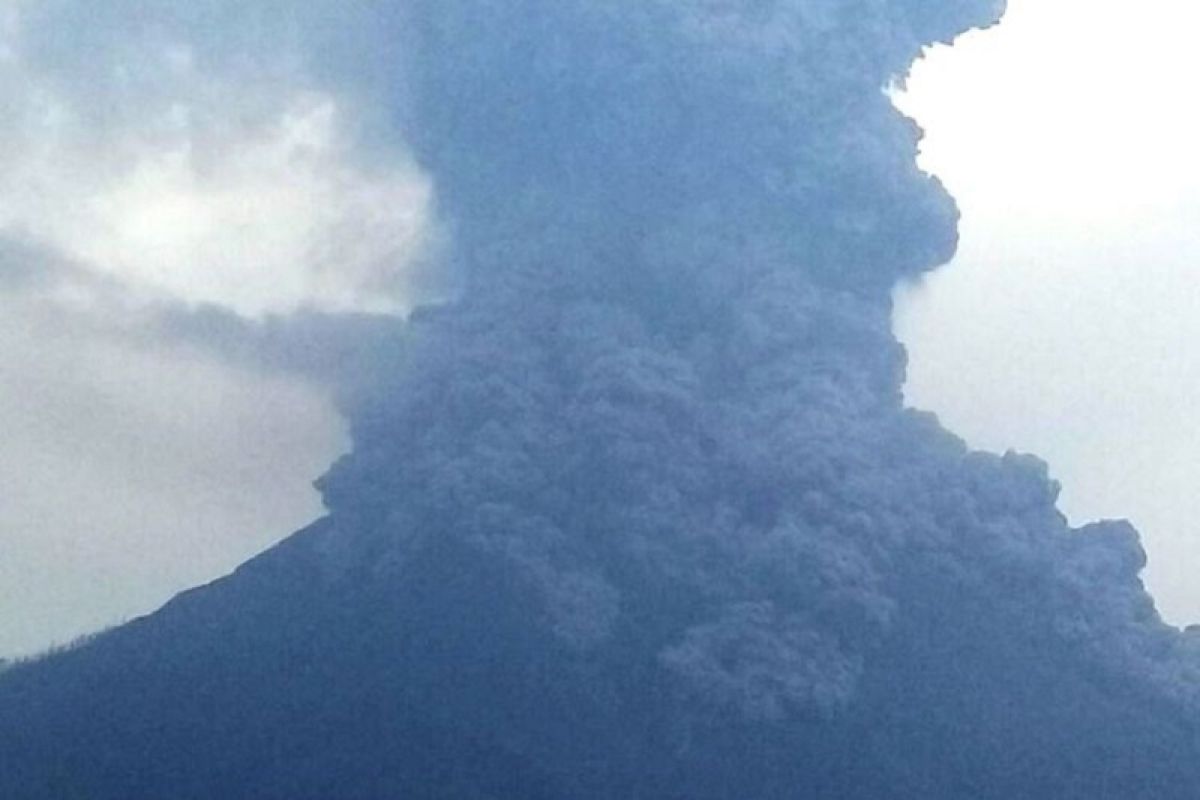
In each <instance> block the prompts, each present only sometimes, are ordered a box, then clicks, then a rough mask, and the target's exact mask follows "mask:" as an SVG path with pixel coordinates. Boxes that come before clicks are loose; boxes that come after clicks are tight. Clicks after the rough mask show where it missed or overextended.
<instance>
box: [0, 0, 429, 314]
mask: <svg viewBox="0 0 1200 800" xmlns="http://www.w3.org/2000/svg"><path fill="white" fill-rule="evenodd" d="M16 9H17V7H16V6H15V5H9V6H6V7H4V14H3V16H2V17H0V19H3V20H4V23H3V27H2V28H0V30H3V31H4V33H3V34H0V40H2V41H4V42H5V44H4V45H3V46H0V53H4V54H7V55H6V56H5V57H2V58H0V105H3V106H4V108H5V109H6V119H5V121H3V122H0V144H2V145H3V147H2V148H0V175H2V176H3V180H2V181H0V233H8V234H9V235H12V234H14V233H19V234H20V235H21V236H22V237H23V238H25V239H28V240H32V241H34V242H37V243H39V244H41V245H44V246H49V247H51V248H54V249H57V250H59V251H60V252H61V253H63V254H64V255H66V256H68V257H69V258H71V259H73V260H75V261H77V262H78V263H80V264H82V265H85V266H86V267H87V268H89V269H92V270H95V271H97V272H102V273H105V274H108V275H110V276H113V277H115V278H117V279H119V280H120V281H123V282H125V283H126V284H127V285H128V286H129V288H130V289H131V291H132V292H134V293H136V294H140V295H144V296H147V297H158V298H166V299H172V300H178V301H183V302H187V303H212V304H216V305H219V306H223V307H226V308H229V309H232V310H234V311H236V312H238V313H240V314H242V315H244V316H258V315H262V314H264V313H272V312H284V313H286V312H289V311H294V310H296V309H300V308H309V309H317V310H325V311H372V312H394V311H398V310H402V309H403V308H405V307H406V306H407V305H408V303H409V300H408V291H407V289H408V286H407V283H406V282H407V281H408V279H409V278H410V276H411V275H412V270H413V269H414V264H415V263H416V262H417V261H418V260H419V258H420V257H421V255H422V253H423V250H424V249H425V248H426V247H427V246H428V244H429V241H430V221H429V211H428V209H429V198H430V186H429V182H428V180H426V178H425V177H424V176H422V175H421V174H420V172H419V171H418V170H417V169H416V168H415V167H414V166H413V165H412V164H411V163H410V162H408V161H407V160H406V159H405V158H404V156H403V154H393V155H392V156H390V157H388V158H383V157H377V158H375V159H373V160H372V161H371V162H370V163H365V162H364V161H363V160H362V159H361V158H360V157H359V155H358V150H357V149H356V142H355V141H354V134H355V130H354V127H355V120H354V114H353V112H352V111H351V110H350V109H347V108H346V107H345V104H344V103H343V102H341V101H339V99H338V98H337V97H335V96H333V95H332V94H330V93H329V92H328V91H325V90H321V89H319V88H315V87H313V86H310V85H308V83H309V82H308V81H307V79H306V78H305V76H304V73H303V70H302V69H301V68H300V67H298V66H296V65H295V64H294V63H292V62H293V61H294V59H291V58H284V57H279V58H278V59H277V61H276V62H275V63H271V64H266V65H264V64H263V63H260V62H256V61H250V62H249V63H247V64H240V65H235V66H236V67H237V69H233V70H232V71H230V69H229V68H223V69H217V68H214V67H213V65H212V64H209V63H208V62H207V61H206V60H205V59H204V58H202V56H201V55H199V54H197V53H196V52H195V51H194V50H193V48H192V46H191V45H190V44H189V43H187V42H181V41H177V40H174V39H172V38H171V36H169V35H166V34H163V35H146V36H141V37H130V41H129V42H125V43H123V44H122V45H121V46H113V47H111V48H110V50H109V52H106V53H102V54H101V55H100V56H98V57H97V60H96V62H95V63H93V64H89V65H86V66H87V68H88V69H90V70H94V71H95V72H96V73H97V74H96V80H95V86H96V90H95V94H96V96H92V95H90V94H88V93H87V92H86V91H85V92H81V91H80V85H81V84H82V85H86V84H87V83H88V81H89V78H90V77H91V76H89V75H75V76H71V77H74V78H75V79H76V81H77V83H72V82H70V81H64V76H63V75H62V73H61V66H60V65H57V64H53V65H51V66H43V65H42V64H41V62H39V60H38V59H36V58H32V57H31V58H26V57H25V54H24V53H23V51H22V35H21V32H20V26H19V24H18V23H19V20H20V17H19V15H18V14H17V12H16Z"/></svg>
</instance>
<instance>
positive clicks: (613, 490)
mask: <svg viewBox="0 0 1200 800" xmlns="http://www.w3.org/2000/svg"><path fill="white" fill-rule="evenodd" d="M1000 10H1001V9H1000V8H999V7H998V6H997V4H996V3H994V2H977V3H970V2H964V3H899V2H891V3H878V2H846V1H845V0H838V1H837V2H832V1H831V2H784V1H782V0H781V1H779V2H768V3H753V4H749V3H726V2H686V3H679V2H653V3H637V4H634V3H595V2H571V1H569V2H541V1H540V0H520V1H517V0H508V1H507V2H498V3H479V2H455V0H437V2H414V3H410V4H408V7H407V8H406V9H405V13H404V15H403V17H402V27H401V29H400V35H401V37H402V39H401V41H402V42H403V44H404V47H403V50H404V52H405V54H406V59H405V63H404V70H403V74H404V75H405V76H406V77H407V78H408V79H409V81H410V83H409V84H408V85H407V87H406V89H407V98H408V104H409V105H408V106H407V107H406V109H405V112H406V118H407V119H408V120H411V123H410V127H409V128H408V134H409V137H410V143H411V144H412V146H413V147H414V149H415V151H416V153H417V158H418V160H419V161H420V163H421V164H422V165H423V166H424V168H425V169H427V170H428V171H429V172H430V174H431V175H433V176H434V177H435V181H436V185H437V196H438V204H439V205H438V207H439V212H440V214H441V216H442V219H443V222H444V223H445V224H446V225H447V226H448V227H449V229H450V230H452V231H453V248H454V249H453V251H452V255H451V257H452V259H453V265H454V268H455V270H456V271H457V272H459V273H460V274H462V275H464V276H465V278H464V281H465V287H466V288H465V290H464V293H463V296H462V298H461V300H459V301H458V302H455V303H453V304H450V305H447V306H444V307H439V308H436V309H431V310H429V311H428V312H426V313H420V314H418V315H416V316H415V317H414V319H413V320H412V321H411V324H410V325H409V327H408V330H407V334H406V341H405V343H404V345H403V347H402V348H401V351H400V353H399V354H398V355H397V357H396V360H395V363H394V366H393V367H392V370H391V372H392V380H391V381H389V382H388V383H387V384H386V386H385V387H384V388H383V389H382V390H381V391H380V392H379V394H378V395H377V396H376V397H375V399H374V400H373V401H369V402H367V403H366V404H364V406H363V407H362V408H360V409H358V410H357V412H356V413H355V414H354V416H353V424H354V430H355V441H356V446H355V451H354V453H353V454H352V455H351V456H349V457H347V458H346V459H345V460H344V461H342V462H341V463H340V464H339V465H338V466H337V467H336V468H335V469H334V470H333V471H332V472H331V473H330V474H329V475H328V476H326V477H325V478H324V479H323V481H322V488H323V489H324V491H325V497H326V501H327V503H328V504H329V506H330V508H331V509H332V511H333V518H334V520H337V519H339V518H340V516H341V515H343V514H344V515H347V516H353V517H355V518H357V517H358V515H361V514H363V513H365V512H366V511H367V510H368V509H369V510H370V512H371V513H372V514H373V515H374V517H373V518H374V519H378V520H380V521H381V522H382V521H384V520H386V522H385V523H383V524H382V525H381V526H380V527H381V528H382V529H383V530H386V531H387V534H386V535H388V536H392V535H396V534H400V535H399V538H397V539H396V541H395V543H394V546H395V547H398V548H408V547H416V546H419V545H417V544H414V543H413V540H412V537H413V536H416V537H417V539H421V538H422V537H426V536H452V537H460V538H462V539H463V540H464V541H465V542H468V543H469V544H470V546H472V547H477V548H480V549H482V550H483V551H485V552H488V553H490V554H492V555H494V557H495V558H496V559H497V565H498V566H497V568H498V569H505V570H512V571H513V572H514V574H518V575H521V576H522V579H523V580H524V581H526V582H527V583H528V584H529V585H530V586H532V587H535V588H536V591H537V592H538V593H539V594H540V596H541V597H542V601H543V605H542V609H543V613H544V615H545V622H546V624H547V625H550V626H551V627H553V628H554V630H556V631H557V632H558V633H559V635H560V636H562V637H563V638H564V640H566V641H568V642H570V643H571V644H572V645H573V646H576V647H580V648H592V647H602V646H603V645H604V643H605V642H606V641H608V640H609V639H610V638H611V637H613V636H614V635H616V633H615V632H616V631H617V630H618V629H619V628H620V627H621V626H622V625H623V624H627V621H628V618H629V617H630V616H638V615H640V614H642V613H644V612H643V611H640V610H639V609H642V608H643V607H645V606H646V605H647V604H648V603H652V602H663V603H667V604H668V605H669V607H670V610H671V613H670V614H669V615H664V617H663V619H661V620H660V621H659V623H658V624H660V625H662V626H663V627H662V629H660V630H659V631H658V635H659V636H660V637H661V641H659V642H658V647H659V651H658V653H659V658H660V661H661V663H662V665H663V666H664V667H665V668H666V669H668V670H669V671H671V672H673V673H674V674H676V675H677V677H678V679H679V681H680V686H681V687H687V690H688V691H693V692H695V693H696V696H697V697H698V698H700V699H701V700H704V701H710V702H715V703H730V704H735V705H737V706H739V707H742V708H743V709H744V710H745V711H747V713H751V714H758V715H763V716H771V717H776V716H781V715H784V714H786V713H788V712H789V710H795V709H806V708H816V709H820V710H821V711H823V712H830V711H831V710H833V709H835V708H837V707H839V706H842V705H845V704H847V703H851V702H852V701H853V699H854V697H855V693H856V686H857V684H858V680H859V677H860V675H861V674H862V672H863V670H864V669H865V668H866V665H867V664H868V662H869V660H870V659H871V657H872V653H873V652H875V650H876V649H877V648H879V647H880V646H881V643H882V642H884V641H886V640H887V638H888V637H889V635H890V632H891V631H892V629H893V627H894V625H895V624H896V620H897V617H901V616H904V615H906V614H910V613H912V611H911V609H910V608H909V605H908V604H909V602H910V598H909V597H908V594H909V593H910V592H917V593H921V592H927V591H932V590H931V588H930V586H942V587H943V588H944V589H945V591H947V592H951V591H954V592H958V591H962V592H972V593H978V594H979V596H980V597H981V598H984V599H985V600H986V601H987V602H995V603H999V604H1001V605H1004V606H1006V607H1007V606H1013V607H1016V608H1021V609H1024V610H1025V611H1027V612H1028V613H1029V614H1030V615H1031V619H1034V620H1036V621H1037V624H1039V625H1046V626H1049V627H1050V628H1052V629H1053V630H1054V631H1055V632H1056V635H1059V636H1061V637H1062V639H1063V640H1064V641H1069V642H1071V643H1072V646H1073V647H1077V648H1079V650H1080V651H1081V652H1083V651H1086V652H1087V656H1086V657H1087V658H1089V659H1092V658H1094V659H1095V660H1096V662H1097V663H1100V664H1103V665H1105V666H1106V667H1110V668H1112V669H1114V670H1116V671H1118V672H1122V673H1123V672H1126V671H1132V672H1136V673H1137V674H1139V675H1143V676H1144V675H1146V674H1148V673H1147V670H1149V674H1161V675H1163V676H1164V677H1165V676H1166V674H1167V673H1170V672H1171V671H1172V670H1173V669H1174V667H1172V666H1170V664H1171V663H1172V662H1171V658H1172V656H1171V653H1173V652H1175V651H1176V650H1177V649H1178V648H1179V647H1181V646H1182V645H1181V642H1180V641H1179V640H1178V639H1177V638H1175V637H1174V635H1173V634H1171V633H1170V632H1169V631H1168V629H1167V628H1165V627H1164V626H1162V625H1160V624H1159V623H1158V621H1157V619H1156V616H1155V614H1154V611H1153V606H1152V603H1151V601H1150V599H1149V597H1148V596H1147V595H1146V594H1145V593H1144V592H1143V590H1142V587H1141V584H1140V583H1139V581H1138V577H1137V576H1138V572H1139V570H1140V569H1141V568H1142V566H1143V561H1144V559H1143V556H1142V554H1141V551H1140V549H1139V546H1138V544H1137V541H1136V536H1135V535H1134V534H1133V532H1132V531H1131V530H1130V529H1129V528H1128V526H1125V525H1123V524H1120V523H1103V524H1100V525H1097V526H1093V527H1090V528H1087V529H1085V530H1082V531H1073V530H1070V529H1069V528H1068V527H1067V525H1066V523H1065V520H1064V519H1063V517H1062V515H1060V514H1059V513H1058V511H1057V510H1056V509H1055V506H1054V502H1055V498H1056V494H1057V487H1056V486H1055V485H1054V484H1053V482H1051V481H1050V480H1048V479H1047V475H1046V468H1045V466H1044V465H1043V464H1041V463H1040V462H1038V461H1037V460H1036V459H1034V458H1032V457H1022V456H1016V455H1008V456H1004V457H1002V458H1001V457H993V456H989V455H984V454H980V453H971V452H968V451H967V450H966V449H965V448H964V447H963V445H962V444H961V443H959V442H958V441H957V440H956V439H955V438H954V437H952V436H951V435H950V434H947V433H945V432H943V431H942V430H940V429H939V428H938V426H937V425H936V423H935V422H934V421H933V420H931V419H929V418H926V417H924V416H922V415H919V414H916V413H913V412H911V411H908V410H906V409H904V408H903V407H902V404H901V401H900V387H901V383H902V381H903V374H904V354H903V352H902V350H901V348H900V347H899V346H898V345H897V344H896V342H895V341H894V339H893V337H892V335H891V332H890V305H889V293H890V290H891V288H892V286H893V284H894V283H895V281H896V280H897V279H899V278H901V277H903V276H907V275H912V274H914V273H917V272H920V271H922V270H926V269H930V268H932V267H935V266H937V265H938V264H940V263H942V262H943V261H945V260H947V259H948V258H949V257H950V255H951V254H952V252H953V249H954V244H955V239H956V231H955V222H956V211H955V207H954V204H953V202H952V200H951V199H950V198H949V197H948V196H947V194H946V193H945V192H944V191H943V190H942V188H941V186H940V185H939V184H938V182H937V181H936V179H934V178H931V177H930V176H927V175H925V174H923V173H921V172H920V171H919V170H918V169H917V168H916V166H915V164H914V154H915V147H916V143H917V140H918V137H919V131H918V129H917V128H916V127H915V125H914V124H913V123H912V122H911V121H910V120H908V119H906V118H904V117H903V116H902V115H900V114H899V113H898V112H897V111H896V110H895V109H894V108H893V107H892V106H891V104H890V103H889V101H888V99H887V97H886V96H885V94H884V92H883V91H882V90H883V88H884V87H885V85H886V84H887V83H888V82H889V81H890V80H892V79H894V78H897V77H900V76H902V75H903V74H904V73H905V71H906V70H907V67H908V65H909V64H910V63H911V61H912V60H913V58H914V57H915V56H916V55H917V54H918V53H919V52H920V49H921V47H922V46H923V45H924V44H926V43H929V42H932V41H934V40H937V39H945V38H949V37H952V36H953V35H955V34H956V33H957V32H959V31H960V30H961V29H962V28H964V27H965V26H968V25H981V24H987V23H990V22H992V21H993V20H994V19H995V18H996V16H997V14H998V13H999V11H1000ZM378 532H379V531H378V530H375V533H378ZM338 535H340V533H339V534H338ZM926 571H932V572H933V576H932V577H929V578H928V579H927V581H928V583H929V584H930V585H929V586H927V585H924V584H922V583H921V582H918V581H915V579H914V578H913V577H912V575H913V574H915V573H920V574H924V573H925V572H926ZM650 595H659V596H661V597H662V598H669V599H663V600H659V601H654V600H652V598H651V597H650ZM951 596H952V595H947V599H948V600H949V598H950V597H951ZM912 602H916V601H915V600H914V601H912ZM668 620H669V622H668ZM1168 683H1169V681H1168ZM1186 691H1187V692H1189V693H1190V692H1191V689H1190V688H1189V689H1187V690H1186Z"/></svg>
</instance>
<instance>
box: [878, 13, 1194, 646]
mask: <svg viewBox="0 0 1200 800" xmlns="http://www.w3.org/2000/svg"><path fill="white" fill-rule="evenodd" d="M1081 20H1082V21H1084V23H1083V24H1081ZM1198 24H1200V9H1197V8H1196V7H1194V6H1193V5H1192V4H1189V3H1180V2H1177V1H1176V0H1143V2H1139V3H1128V2H1116V1H1115V0H1052V1H1048V0H1011V2H1010V4H1009V12H1008V15H1007V16H1006V18H1005V20H1004V21H1003V23H1002V24H1001V25H1000V26H999V27H997V28H994V29H991V30H987V31H980V32H974V33H972V34H969V35H967V36H965V37H963V38H962V39H961V40H960V41H959V42H958V43H957V44H956V45H955V46H954V47H953V48H945V47H941V48H937V49H935V50H933V51H931V52H930V53H929V54H928V57H927V58H926V59H925V60H923V61H922V62H919V63H918V64H917V66H916V68H915V69H914V71H913V74H912V77H911V80H910V81H909V82H908V91H907V93H904V94H901V95H900V96H898V97H897V103H898V104H899V106H900V107H901V108H902V109H904V110H905V111H906V113H908V114H909V115H910V116H913V117H915V118H916V119H917V120H918V122H919V123H920V124H921V126H922V127H923V128H924V129H925V132H926V138H925V140H924V142H923V145H922V157H921V164H922V166H923V167H924V168H925V169H927V170H928V171H930V172H933V173H934V174H936V175H938V176H939V177H940V178H941V179H942V180H943V181H944V182H945V183H946V185H947V187H948V188H949V190H950V192H951V193H952V194H953V195H954V196H955V197H956V199H957V200H958V203H959V206H960V208H961V211H962V215H963V218H962V222H961V225H960V232H961V237H962V238H961V243H960V247H959V252H958V255H957V257H956V259H955V261H954V262H953V263H952V264H951V265H950V266H948V267H944V268H942V269H940V270H938V271H936V272H934V273H933V274H932V275H930V276H928V277H926V278H925V279H924V280H923V281H922V282H921V283H920V284H918V285H909V286H904V287H901V288H900V289H899V290H898V291H897V299H898V312H897V320H896V331H897V334H898V335H899V337H900V339H901V340H902V341H904V342H905V344H906V345H907V347H908V350H909V356H910V365H909V380H908V384H907V387H906V397H907V399H908V401H909V402H910V403H911V404H913V405H915V406H918V407H921V408H926V409H931V410H933V411H935V412H936V413H937V414H938V415H939V417H940V418H941V420H942V421H943V423H944V424H945V425H946V426H947V427H949V428H950V429H951V430H953V431H955V432H956V433H958V434H959V435H961V436H963V437H964V438H965V439H966V440H967V441H968V442H969V443H970V444H972V445H974V446H976V447H980V448H984V449H988V450H995V451H1004V450H1006V449H1009V448H1013V449H1016V450H1019V451H1025V452H1033V453H1036V454H1038V455H1039V456H1041V457H1043V458H1045V459H1046V460H1047V461H1048V462H1049V464H1050V470H1051V474H1052V475H1053V476H1054V477H1056V478H1057V479H1058V480H1059V481H1060V482H1061V483H1062V495H1061V504H1060V505H1061V507H1062V509H1063V510H1064V512H1065V513H1066V514H1067V515H1068V517H1069V518H1070V519H1071V521H1072V522H1073V523H1083V522H1085V521H1088V520H1092V519H1098V518H1110V517H1127V518H1129V519H1130V520H1131V521H1132V522H1133V523H1134V524H1135V525H1136V526H1137V527H1138V528H1139V530H1140V532H1141V534H1142V538H1143V544H1144V546H1145V548H1146V550H1147V552H1148V555H1149V566H1148V568H1147V570H1146V572H1145V574H1144V578H1145V580H1146V583H1147V585H1148V587H1149V588H1150V590H1151V592H1152V593H1153V594H1154V595H1155V598H1156V601H1157V603H1158V606H1159V610H1160V612H1162V613H1163V615H1164V616H1165V617H1166V618H1167V620H1168V621H1171V622H1174V623H1176V624H1184V623H1192V622H1198V621H1200V581H1197V580H1196V576H1197V574H1200V526H1198V525H1197V523H1196V520H1197V518H1198V517H1200V499H1198V497H1200V496H1198V495H1197V492H1196V489H1195V487H1196V486H1197V485H1200V415H1198V413H1197V411H1196V404H1195V398H1196V397H1197V396H1198V394H1200V349H1198V348H1197V345H1196V342H1197V341H1200V313H1197V312H1200V280H1198V278H1200V232H1198V229H1197V226H1196V221H1197V219H1200V159H1198V158H1197V157H1196V149H1195V148H1196V142H1197V141H1200V112H1197V110H1196V106H1195V103H1193V102H1191V100H1190V99H1189V98H1190V97H1192V96H1193V95H1194V92H1195V87H1194V82H1195V76H1196V75H1197V74H1198V70H1200V53H1198V52H1197V50H1196V48H1195V44H1194V40H1193V33H1194V31H1195V30H1196V28H1197V25H1198Z"/></svg>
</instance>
